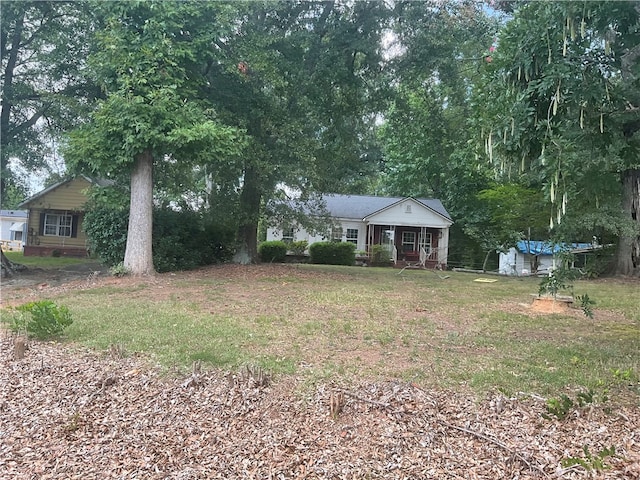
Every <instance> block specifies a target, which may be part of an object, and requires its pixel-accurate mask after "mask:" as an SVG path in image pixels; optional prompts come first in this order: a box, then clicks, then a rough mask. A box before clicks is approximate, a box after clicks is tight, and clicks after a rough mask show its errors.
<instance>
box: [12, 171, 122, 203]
mask: <svg viewBox="0 0 640 480" xmlns="http://www.w3.org/2000/svg"><path fill="white" fill-rule="evenodd" d="M76 178H84V179H85V180H86V181H87V182H89V183H90V184H92V185H97V186H100V187H104V186H107V185H110V184H111V182H112V181H111V180H96V179H93V178H89V177H87V176H85V175H78V176H76V177H70V178H67V179H65V180H62V181H60V182H58V183H54V184H53V185H50V186H48V187H47V188H45V189H44V190H41V191H39V192H38V193H36V194H35V195H32V196H31V197H29V198H27V199H26V200H24V201H22V202H20V203H19V204H18V207H25V206H26V205H28V204H30V203H31V202H33V201H34V200H37V199H38V198H40V197H43V196H45V195H46V194H48V193H49V192H52V191H53V190H55V189H56V188H59V187H61V186H62V185H65V184H67V183H69V182H71V181H73V180H75V179H76Z"/></svg>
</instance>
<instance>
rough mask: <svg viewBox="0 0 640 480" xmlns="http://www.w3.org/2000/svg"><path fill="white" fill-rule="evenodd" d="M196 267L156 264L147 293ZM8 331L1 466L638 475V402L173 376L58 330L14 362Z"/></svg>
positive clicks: (226, 472) (230, 375) (45, 470)
mask: <svg viewBox="0 0 640 480" xmlns="http://www.w3.org/2000/svg"><path fill="white" fill-rule="evenodd" d="M223 268H225V277H226V278H238V279H241V278H242V277H243V275H246V271H245V270H244V269H243V267H239V266H228V267H223ZM259 268H265V269H269V268H270V267H269V266H265V267H259ZM96 272H99V273H96ZM253 273H254V274H255V271H254V272H253ZM264 273H265V274H269V275H272V274H273V270H268V271H267V270H265V272H264ZM205 274H206V273H204V272H201V271H196V272H186V273H178V274H175V275H171V274H167V275H159V276H158V277H157V278H155V279H154V280H153V281H152V286H151V287H150V288H148V289H146V291H145V295H149V294H151V295H162V296H164V295H167V288H168V287H170V285H171V284H172V283H173V282H175V281H176V280H182V279H192V280H195V279H197V278H198V276H199V275H205ZM297 275H302V276H304V275H313V274H311V273H308V272H303V271H300V272H298V273H297ZM129 282H136V280H135V279H131V278H114V277H111V276H109V275H108V273H107V272H106V271H104V270H103V269H101V268H99V266H97V265H94V266H91V265H82V266H78V267H67V268H65V269H64V270H63V271H57V272H55V271H54V272H52V271H41V272H37V271H34V272H30V273H27V274H22V275H19V276H18V277H16V278H14V279H11V280H8V281H6V282H5V280H3V282H2V303H3V305H13V304H18V303H23V302H25V301H30V300H32V299H36V298H39V297H41V296H44V295H47V296H51V295H53V294H55V293H58V292H64V291H67V290H71V289H88V288H94V287H95V286H96V285H105V284H127V283H129ZM154 287H155V288H154ZM15 342H16V337H14V336H13V335H11V334H10V333H8V332H6V331H5V332H0V478H11V479H20V480H21V479H33V478H38V479H48V478H51V479H69V478H83V479H84V478H117V479H134V478H137V479H139V478H144V479H185V480H186V479H212V478H220V479H235V478H247V479H298V478H300V479H302V478H306V479H364V478H369V479H378V478H379V479H534V478H554V479H560V478H562V479H577V478H580V479H582V478H585V479H586V478H602V479H637V478H640V427H639V426H640V411H639V409H638V408H633V407H632V406H629V403H625V402H623V403H622V404H620V405H617V404H613V403H612V404H607V406H606V408H605V407H604V406H594V405H590V406H587V407H584V408H575V409H574V410H572V413H571V414H570V415H569V417H568V418H566V419H564V420H557V419H544V418H543V414H544V413H545V411H546V410H545V405H546V401H545V399H544V398H541V397H537V396H535V395H531V394H526V393H518V394H516V395H513V396H511V397H507V396H505V395H503V394H502V393H500V392H497V391H496V392H492V393H489V394H487V396H486V397H485V398H482V399H478V398H475V397H474V396H473V395H470V394H468V393H464V392H457V391H456V392H453V391H447V390H425V389H423V388H421V387H420V386H419V385H417V384H413V383H407V382H402V381H397V380H393V379H389V380H387V381H380V382H370V381H367V380H366V379H363V380H362V381H361V382H360V383H358V384H355V385H349V386H343V385H338V384H334V383H331V382H328V383H324V384H316V385H313V386H305V385H303V384H302V380H301V378H298V377H296V376H279V377H278V378H270V376H269V375H268V374H267V373H265V372H262V371H260V369H256V368H246V369H242V370H239V371H221V370H215V369H214V370H201V369H200V368H199V366H198V365H194V369H193V371H192V372H191V373H190V374H187V375H185V374H180V373H177V372H175V373H171V372H170V373H167V372H166V371H163V370H161V369H160V368H158V367H157V366H155V365H152V364H151V363H150V362H149V361H148V359H146V358H144V357H142V356H137V355H133V356H131V355H125V354H124V352H122V351H120V350H119V349H118V348H115V347H114V348H113V349H112V350H110V351H108V352H96V351H91V350H87V349H85V348H81V347H79V346H77V345H70V344H59V343H55V342H29V343H28V348H27V350H26V354H25V356H24V358H22V359H17V358H15V353H16V352H15ZM611 446H615V452H613V451H611V450H610V447H611Z"/></svg>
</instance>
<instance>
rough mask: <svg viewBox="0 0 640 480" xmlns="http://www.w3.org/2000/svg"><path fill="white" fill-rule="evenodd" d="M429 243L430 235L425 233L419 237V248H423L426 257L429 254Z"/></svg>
mask: <svg viewBox="0 0 640 480" xmlns="http://www.w3.org/2000/svg"><path fill="white" fill-rule="evenodd" d="M431 241H432V237H431V234H430V233H425V234H424V235H423V236H421V237H420V248H424V251H425V252H427V255H428V254H430V253H431Z"/></svg>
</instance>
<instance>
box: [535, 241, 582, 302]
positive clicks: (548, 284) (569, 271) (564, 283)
mask: <svg viewBox="0 0 640 480" xmlns="http://www.w3.org/2000/svg"><path fill="white" fill-rule="evenodd" d="M555 257H556V267H555V268H554V269H553V270H551V272H550V273H549V275H547V276H545V277H543V278H542V280H540V284H539V289H538V294H539V295H551V296H552V297H555V296H557V295H558V293H560V292H561V291H563V290H567V291H568V292H569V293H571V294H573V282H574V281H575V280H577V279H578V278H579V277H580V271H579V270H577V269H575V268H571V263H572V261H573V254H571V253H570V252H568V251H561V252H558V253H557V254H555Z"/></svg>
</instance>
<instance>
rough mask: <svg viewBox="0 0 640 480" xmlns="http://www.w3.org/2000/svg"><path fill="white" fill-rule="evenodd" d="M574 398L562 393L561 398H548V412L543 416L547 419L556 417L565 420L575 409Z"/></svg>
mask: <svg viewBox="0 0 640 480" xmlns="http://www.w3.org/2000/svg"><path fill="white" fill-rule="evenodd" d="M573 406H574V403H573V400H571V398H569V397H568V396H567V395H564V394H562V395H561V396H560V398H550V399H548V400H547V405H546V413H543V414H542V416H543V417H544V418H546V419H547V420H551V419H552V418H553V417H555V418H556V419H558V420H564V419H565V418H567V416H568V415H569V413H571V411H572V410H573Z"/></svg>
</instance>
